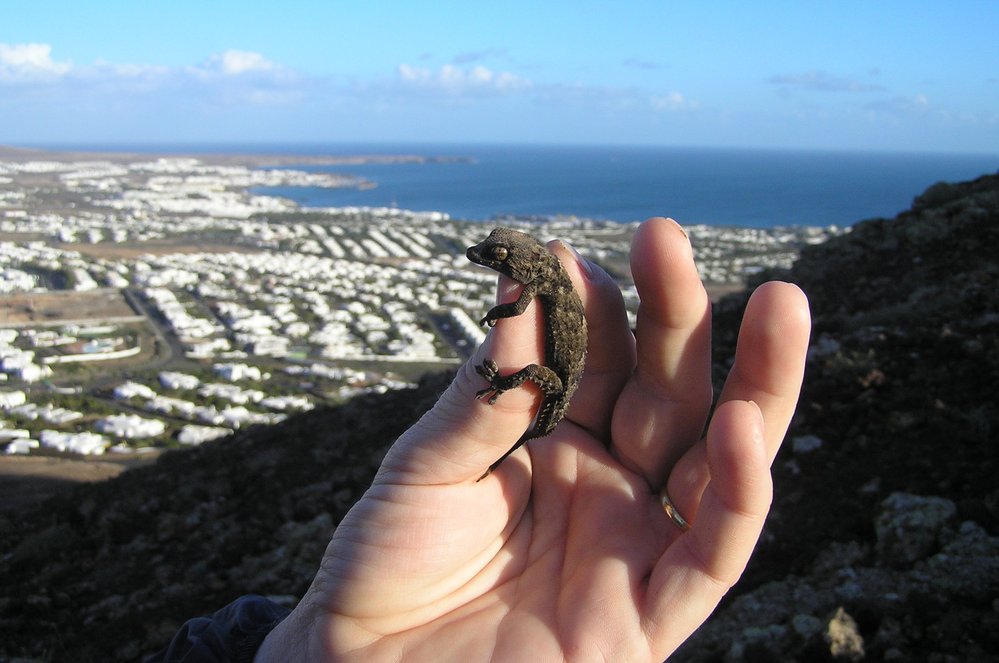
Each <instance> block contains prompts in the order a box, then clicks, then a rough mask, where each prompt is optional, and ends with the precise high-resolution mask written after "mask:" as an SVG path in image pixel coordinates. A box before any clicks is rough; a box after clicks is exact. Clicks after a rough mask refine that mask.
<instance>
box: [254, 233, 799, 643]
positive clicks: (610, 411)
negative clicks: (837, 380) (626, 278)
mask: <svg viewBox="0 0 999 663" xmlns="http://www.w3.org/2000/svg"><path fill="white" fill-rule="evenodd" d="M550 248H552V250H553V251H554V252H555V253H556V255H557V256H558V257H559V259H560V260H561V261H562V263H563V264H564V265H565V266H566V269H567V271H568V272H569V274H570V276H571V277H572V279H573V282H574V284H575V286H576V288H577V291H578V292H579V293H580V297H581V299H582V301H583V304H584V306H585V309H586V319H587V328H588V332H589V352H588V356H587V364H586V370H585V373H584V375H583V379H582V382H581V384H580V387H579V389H578V391H577V392H576V394H575V396H574V397H573V400H572V403H571V405H570V407H569V410H568V413H567V415H566V418H565V419H564V420H563V421H562V423H561V424H560V425H559V426H558V427H557V428H556V430H555V431H554V433H552V434H551V435H550V436H548V437H545V438H538V439H535V440H531V441H530V442H529V443H528V444H527V445H525V447H523V448H521V449H520V450H518V451H517V452H516V453H514V454H513V455H512V456H511V457H510V458H509V459H507V460H506V461H505V462H504V463H503V465H501V466H500V467H499V468H498V469H497V470H496V471H495V472H494V473H493V474H491V475H489V476H488V477H486V478H485V479H483V480H482V481H481V482H476V479H477V478H479V476H480V475H481V474H482V471H483V469H484V468H485V467H488V466H489V464H490V463H492V462H493V461H494V460H495V459H496V458H497V457H498V456H499V455H500V454H502V453H503V452H504V451H506V449H508V448H509V447H510V446H511V445H512V444H513V442H515V441H516V440H517V438H519V437H520V435H521V433H523V431H524V430H526V429H527V428H528V427H529V426H530V425H531V421H532V417H533V413H534V410H535V408H536V406H537V402H538V399H539V396H538V394H537V392H536V390H534V389H533V388H524V389H516V390H513V391H510V392H507V393H506V394H504V396H503V398H501V399H499V401H497V402H496V404H494V405H491V406H490V405H487V404H485V403H483V402H481V401H477V400H476V399H475V398H474V395H475V392H476V391H477V390H478V389H480V388H481V387H482V386H483V384H482V378H480V377H479V376H478V375H477V374H476V373H475V370H474V367H475V366H476V365H479V364H481V363H482V360H483V359H484V358H485V357H491V358H493V359H494V360H495V361H496V362H497V363H498V364H499V366H500V368H501V371H502V372H503V373H504V374H506V373H508V372H511V371H512V370H516V369H519V368H521V367H522V366H524V365H525V364H528V363H532V362H535V363H536V362H540V361H542V357H543V351H542V345H541V344H542V336H541V333H542V329H543V325H544V321H543V319H541V316H540V313H539V311H538V307H537V305H536V304H531V306H530V307H529V308H528V310H527V311H526V312H525V313H524V314H523V315H521V316H518V317H515V318H509V319H503V320H500V321H499V322H498V324H497V325H496V327H495V328H494V329H493V330H492V331H491V332H490V333H489V336H488V337H487V340H486V342H485V343H484V344H483V346H482V347H480V348H479V349H478V351H477V353H476V355H475V356H474V357H472V358H471V359H470V360H469V361H468V363H466V364H465V366H464V368H463V369H462V370H461V371H460V372H459V374H458V375H457V376H456V378H455V380H454V382H453V383H452V385H451V386H450V388H449V389H448V390H447V391H446V392H445V393H444V394H443V395H442V396H441V398H440V400H439V401H438V403H437V404H436V405H435V406H434V408H433V409H432V410H431V411H430V412H428V413H427V414H426V415H424V416H423V418H422V419H420V421H419V422H417V423H416V424H415V425H414V426H413V427H412V428H411V429H410V430H408V431H407V432H406V433H404V434H403V435H402V437H400V438H399V440H398V441H397V442H396V443H395V445H393V447H392V449H391V450H390V451H389V453H388V455H387V456H386V458H385V460H384V462H383V464H382V467H381V469H380V470H379V472H378V474H377V476H376V477H375V480H374V482H373V484H372V486H371V488H370V489H369V490H368V491H367V492H366V493H365V495H364V496H363V497H362V498H361V500H359V501H358V503H357V504H356V505H355V506H354V508H353V509H351V511H350V512H349V513H348V514H347V516H346V517H345V518H344V520H343V522H342V523H340V525H339V526H338V527H337V529H336V532H335V534H334V536H333V540H332V541H331V542H330V545H329V547H328V549H327V551H326V554H325V556H324V558H323V560H322V564H321V568H320V570H319V572H318V573H317V575H316V578H315V580H314V582H313V584H312V587H311V588H310V589H309V591H308V593H307V594H306V595H305V596H304V597H303V599H302V601H301V602H300V603H299V605H298V607H297V608H296V609H295V610H294V611H293V612H292V614H291V615H290V616H289V617H288V618H287V619H286V620H284V621H283V622H282V623H281V624H280V625H278V627H277V628H276V629H275V630H274V631H272V632H271V634H270V635H269V636H268V637H267V639H266V640H265V642H264V644H263V646H262V647H261V649H260V651H259V652H258V654H257V658H256V660H257V661H258V662H260V661H271V660H273V661H296V660H298V661H326V660H337V661H340V660H359V661H381V660H391V661H399V660H406V661H422V660H428V661H486V660H491V661H500V660H510V661H525V660H532V661H546V660H552V661H561V660H570V661H576V660H590V659H597V660H620V661H643V660H645V661H661V660H663V659H665V658H666V657H667V656H668V655H669V654H670V653H672V652H673V651H674V650H675V649H676V648H677V647H678V646H679V645H680V644H681V643H682V642H683V641H684V640H685V639H686V638H687V637H688V636H689V635H690V634H691V633H692V632H693V631H694V630H695V629H696V628H697V627H698V626H699V625H700V624H701V623H702V622H703V621H704V620H705V619H706V618H707V617H708V615H709V614H710V613H711V611H712V610H713V609H714V607H715V606H716V605H717V603H718V601H719V600H720V599H721V597H722V596H723V595H724V594H725V592H726V591H727V590H728V589H729V588H730V587H731V586H732V585H733V584H734V583H735V582H736V581H737V580H738V578H739V576H740V575H741V574H742V571H743V569H744V568H745V565H746V562H747V561H748V559H749V555H750V554H751V552H752V550H753V547H754V545H755V543H756V540H757V538H758V537H759V533H760V530H761V528H762V526H763V522H764V519H765V518H766V515H767V512H768V510H769V507H770V500H771V489H772V487H771V480H770V469H769V468H770V463H771V462H772V460H773V457H774V455H775V454H776V452H777V448H778V447H779V445H780V442H781V440H782V439H783V437H784V433H785V431H786V429H787V426H788V423H789V421H790V418H791V415H792V414H793V412H794V408H795V405H796V402H797V398H798V392H799V389H800V386H801V379H802V372H803V367H804V359H805V350H806V347H807V343H808V334H809V325H810V323H809V314H808V304H807V301H806V300H805V297H804V295H803V294H802V293H801V291H800V290H798V289H797V288H796V287H794V286H792V285H789V284H785V283H768V284H765V285H763V286H760V288H758V289H757V291H756V292H755V293H754V294H753V296H752V298H751V299H750V301H749V304H748V306H747V309H746V313H745V317H744V320H743V323H742V328H741V330H740V334H739V342H738V349H737V350H736V356H735V362H734V364H733V366H732V369H731V371H730V373H729V376H728V378H727V381H726V383H725V386H724V389H723V391H722V393H721V396H720V399H719V405H718V406H717V408H716V409H715V412H714V414H713V416H712V418H711V422H710V425H709V426H708V430H707V436H706V438H701V435H702V432H703V429H704V424H705V422H706V420H707V417H708V412H709V410H710V407H711V401H712V392H711V339H710V331H711V324H710V311H711V307H710V302H709V300H708V297H707V294H706V292H705V290H704V288H703V286H702V285H701V282H700V279H699V278H698V275H697V271H696V269H695V267H694V263H693V259H692V252H691V248H690V244H689V242H688V240H687V238H686V235H685V234H684V233H683V231H682V230H681V229H680V227H679V226H678V225H676V224H675V223H674V222H672V221H669V220H666V219H651V220H649V221H647V222H646V223H645V224H643V225H642V226H641V227H640V228H639V230H638V232H637V233H636V235H635V240H634V243H633V248H632V258H631V260H632V272H633V275H634V278H635V283H636V286H637V288H638V292H639V295H640V297H641V307H640V309H639V314H638V322H637V329H636V331H635V333H634V334H632V332H631V330H630V329H629V326H628V322H627V317H626V315H625V311H624V306H623V302H622V298H621V294H620V291H619V290H618V288H617V286H616V285H615V284H614V282H613V281H612V280H611V279H610V277H608V276H607V275H606V274H605V273H604V272H603V271H602V270H600V269H599V268H597V267H595V266H593V265H590V264H589V263H587V262H586V261H582V260H578V259H576V258H575V257H574V255H573V254H572V252H570V251H568V250H567V249H566V248H565V246H564V245H561V244H559V243H553V244H552V245H550ZM516 289H517V284H515V283H513V282H511V281H508V280H506V279H503V280H501V282H500V291H501V295H502V297H501V298H502V299H503V300H504V301H509V300H510V299H512V298H513V296H514V295H513V293H514V292H515V291H516ZM663 486H665V488H666V492H668V494H669V496H670V498H671V499H672V502H673V504H674V505H675V506H676V508H677V509H678V510H679V512H680V513H681V514H683V516H684V517H685V518H686V519H687V520H688V521H689V523H690V529H689V530H687V531H683V530H681V529H680V527H678V526H677V524H676V523H675V522H674V521H673V520H671V519H670V517H668V516H667V515H666V513H665V512H664V510H663V507H662V505H661V503H660V497H659V495H660V489H661V488H662V487H663Z"/></svg>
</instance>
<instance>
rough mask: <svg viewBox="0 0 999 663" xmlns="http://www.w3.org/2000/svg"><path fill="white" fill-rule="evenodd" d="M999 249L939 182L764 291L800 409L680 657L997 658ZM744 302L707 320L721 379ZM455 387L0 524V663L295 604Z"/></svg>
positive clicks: (196, 454)
mask: <svg viewBox="0 0 999 663" xmlns="http://www.w3.org/2000/svg"><path fill="white" fill-rule="evenodd" d="M997 246H999V176H987V177H982V178H979V179H978V180H975V181H974V182H968V183H963V184H956V185H949V184H941V185H937V186H934V187H932V188H931V189H929V190H928V191H927V192H926V193H924V194H923V195H922V196H920V197H918V198H917V199H916V201H915V203H914V205H913V208H912V210H910V211H908V212H905V213H903V214H901V215H899V216H898V217H897V218H895V219H892V220H871V221H866V222H863V223H860V224H857V225H856V226H854V228H853V231H852V232H851V233H849V234H847V235H844V236H841V237H837V238H834V239H832V240H830V241H828V242H826V243H825V244H822V245H819V246H815V247H811V248H809V249H807V250H806V251H804V253H803V254H802V257H801V259H800V260H799V261H798V263H797V264H796V265H795V267H793V268H792V269H791V270H790V271H789V272H785V273H780V274H769V275H767V277H768V278H782V279H785V280H790V281H793V282H796V283H798V284H799V285H800V286H801V287H802V288H803V289H804V290H805V291H806V293H807V294H808V296H809V299H810V302H811V307H812V312H813V316H814V332H813V343H812V350H811V354H810V360H809V363H808V368H807V374H806V380H805V387H804V391H803V395H802V401H801V405H800V407H799V410H798V414H797V415H796V417H795V420H794V422H793V424H792V428H791V431H790V433H789V441H788V442H787V444H785V447H784V449H783V450H782V451H781V453H780V455H779V456H778V457H777V460H776V462H775V465H774V477H775V488H776V494H775V502H774V509H773V513H772V515H771V518H770V520H769V521H768V524H767V528H766V530H765V532H764V537H763V539H762V541H761V544H760V546H759V549H758V550H757V553H756V555H755V557H754V559H753V561H752V562H751V564H750V568H749V570H748V571H747V575H746V576H745V578H744V580H743V582H742V583H740V585H739V586H738V587H737V588H736V589H735V590H734V591H733V592H732V595H731V596H730V597H729V598H728V599H727V600H726V601H725V603H724V604H723V606H722V607H721V608H720V609H719V610H718V612H717V613H716V615H715V616H714V617H713V618H712V620H711V621H710V622H709V623H708V624H707V625H705V627H703V628H702V629H701V631H700V632H699V633H698V634H696V635H695V637H694V638H693V639H692V640H691V641H690V642H689V643H688V644H687V645H686V646H685V647H684V648H683V649H681V651H680V652H678V654H677V655H676V657H675V658H674V659H673V660H677V661H710V660H722V659H726V660H775V659H782V660H822V659H823V658H829V657H831V656H833V654H834V653H835V654H836V655H838V656H839V657H841V658H852V659H853V660H859V658H858V657H859V656H860V655H861V654H860V653H861V651H862V652H863V655H864V656H865V657H866V660H987V659H988V658H989V657H990V656H991V655H992V654H991V652H996V651H999V628H997V627H999V611H997V609H996V606H995V605H994V603H993V602H994V600H995V596H997V595H999V538H997V529H999V488H997V484H996V481H995V476H996V475H997V465H999V454H997V450H996V446H995V441H994V440H995V434H996V431H997V430H999V426H997V423H999V422H997V406H996V403H995V401H996V398H995V395H994V386H995V385H996V384H999V260H997V259H996V254H995V247H997ZM746 298H747V295H746V294H745V293H742V294H739V295H735V296H731V297H729V298H727V299H725V300H723V301H722V302H721V303H719V304H718V305H717V306H716V312H715V322H714V324H715V338H716V342H717V344H718V354H717V356H718V358H719V360H718V362H717V363H716V372H717V376H718V379H719V381H720V380H721V379H722V377H723V376H724V373H725V371H726V366H725V364H724V361H725V358H727V357H730V356H731V351H732V346H733V344H734V341H735V332H736V330H737V328H738V322H739V319H740V317H741V312H742V309H743V307H744V305H745V301H746ZM446 383H447V376H430V377H427V378H425V379H424V380H423V382H422V383H421V384H420V386H419V387H418V388H417V389H413V390H408V391H401V392H392V393H387V394H384V395H379V396H368V397H364V398H361V399H357V400H355V401H352V402H351V403H348V404H346V405H344V406H342V407H338V408H330V409H325V410H322V411H314V412H310V413H307V414H304V415H300V416H297V417H294V418H292V419H289V420H288V421H286V422H284V423H282V424H280V425H277V426H273V427H269V428H254V429H250V430H247V431H244V432H242V433H239V434H237V435H234V436H232V437H231V438H226V439H223V440H219V441H216V442H213V443H209V444H206V445H203V446H202V447H200V448H198V449H195V450H191V451H185V452H174V453H169V454H166V455H164V457H163V458H161V459H160V461H159V462H157V463H156V465H154V466H152V467H148V468H141V469H137V470H133V471H129V472H126V473H125V474H123V475H122V476H120V477H118V478H117V479H114V480H112V481H108V482H105V483H101V484H94V485H86V486H80V487H78V488H75V489H73V490H72V491H69V492H68V493H66V494H64V495H60V496H57V497H56V498H54V499H53V500H51V501H50V502H48V503H46V504H44V505H42V506H40V507H39V508H37V509H34V510H30V511H26V512H21V513H18V514H16V515H11V516H5V517H2V518H0V633H3V637H2V638H0V661H4V660H7V658H15V657H28V658H37V659H40V660H58V661H61V660H72V661H91V660H92V661H108V660H135V659H136V658H138V657H139V656H140V655H142V654H143V653H146V652H149V651H151V650H152V649H154V648H156V647H157V646H159V645H160V644H162V643H163V642H164V641H165V640H166V638H168V637H169V635H170V634H172V633H173V631H174V630H175V629H176V628H177V627H178V626H179V624H180V622H182V621H183V620H184V619H185V618H187V617H190V616H194V615H197V614H202V613H205V612H209V611H211V610H213V609H215V608H218V607H220V606H221V605H223V604H225V603H227V602H228V601H230V600H232V599H233V598H235V597H237V596H239V595H241V594H245V593H250V592H254V593H261V594H266V595H278V596H279V597H283V598H282V599H281V600H284V601H286V602H288V603H291V602H293V601H294V598H295V597H296V596H299V595H300V594H301V593H302V592H303V591H304V590H305V588H306V587H307V585H308V582H309V581H310V580H311V577H312V575H313V574H314V572H315V569H316V565H317V564H318V561H319V558H320V556H321V554H322V551H323V549H324V548H325V545H326V542H327V541H328V539H329V535H330V534H331V532H332V531H333V529H334V527H335V524H336V523H337V522H338V521H339V519H340V518H341V517H342V515H343V514H344V513H345V512H346V510H347V509H348V508H349V507H350V505H351V504H352V503H353V502H354V500H356V499H357V498H358V497H359V496H360V494H361V491H363V489H364V488H365V487H366V486H367V485H368V483H369V481H370V479H371V477H372V475H373V473H374V470H375V468H376V467H377V465H378V463H379V461H380V459H381V457H382V454H383V453H384V451H385V449H386V448H387V447H388V445H389V444H391V442H392V441H393V440H394V439H395V437H396V436H398V434H399V433H400V432H401V431H402V430H404V429H405V428H406V427H407V426H408V425H409V424H410V423H411V422H412V421H414V420H415V419H416V418H417V417H419V416H420V414H422V413H423V412H424V411H425V410H426V409H427V408H428V407H429V406H430V405H431V404H432V403H433V401H434V400H435V399H436V397H437V395H438V394H439V393H440V391H441V390H442V389H443V388H444V387H445V385H446ZM719 383H720V382H719ZM947 657H953V658H951V659H948V658H947Z"/></svg>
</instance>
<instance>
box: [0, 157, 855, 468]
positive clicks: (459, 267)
mask: <svg viewBox="0 0 999 663" xmlns="http://www.w3.org/2000/svg"><path fill="white" fill-rule="evenodd" d="M275 186H309V187H345V186H373V185H372V184H371V183H368V182H364V181H362V180H359V179H358V178H355V177H352V176H350V175H334V174H331V173H327V172H312V171H307V170H301V169H297V168H295V167H293V166H282V167H263V166H260V165H259V164H255V163H252V160H248V163H246V164H237V163H234V162H233V161H232V160H224V161H219V162H213V160H212V159H211V158H205V157H141V156H140V157H126V156H124V155H113V156H109V157H107V158H100V157H94V156H92V155H91V156H88V157H87V158H66V157H64V156H60V158H42V157H40V156H39V155H34V154H30V153H28V154H22V153H16V152H15V153H13V154H7V155H6V156H4V153H2V152H0V451H4V452H5V453H7V454H55V455H65V454H81V455H101V454H120V455H122V456H123V457H125V456H138V455H142V454H150V453H153V454H155V453H156V452H158V451H159V450H162V449H165V448H172V447H180V446H185V445H197V444H200V443H202V442H205V441H207V440H211V439H215V438H218V437H221V436H225V435H228V434H230V433H232V432H233V431H235V430H238V429H240V428H244V427H246V426H251V425H259V424H271V423H275V422H278V421H280V420H282V419H283V418H285V417H287V416H289V415H290V414H292V413H294V412H301V411H305V410H309V409H312V408H314V407H317V406H322V405H326V404H334V403H338V402H342V401H344V400H346V399H349V398H351V397H353V396H355V395H357V394H361V393H365V392H368V391H385V390H388V389H398V388H401V387H405V386H407V385H409V384H412V382H413V381H414V380H416V379H418V377H419V376H420V375H421V374H422V373H424V372H427V371H436V370H443V369H447V368H453V367H455V366H456V365H458V364H460V363H461V362H463V361H464V360H465V359H466V358H467V357H468V356H469V355H470V353H471V352H472V350H473V349H474V348H475V347H476V346H477V345H478V344H479V343H480V342H481V341H482V340H483V339H484V337H485V332H484V330H483V328H481V327H480V326H479V325H478V324H477V322H476V321H477V320H478V319H480V317H481V315H482V314H483V313H484V312H485V311H486V310H487V309H488V308H489V307H491V306H492V305H493V304H494V297H495V283H496V276H495V273H493V272H489V271H487V270H484V269H483V268H480V267H477V266H475V265H472V264H471V263H469V262H468V260H466V258H465V255H464V253H465V248H466V247H468V246H470V245H472V244H475V243H477V242H478V241H480V240H481V239H482V237H483V236H484V235H485V234H486V233H488V231H489V229H490V228H491V227H492V226H489V225H486V224H483V223H482V222H476V221H466V220H460V219H452V218H449V216H448V215H446V214H443V213H440V212H434V211H411V210H403V209H397V208H305V207H299V206H298V205H296V204H295V203H293V202H291V201H289V200H286V199H283V198H279V197H275V196H271V195H264V194H263V193H261V191H260V189H262V188H265V187H275ZM497 223H502V224H503V225H509V226H512V227H517V228H520V229H522V230H525V231H527V232H530V233H531V234H533V235H535V236H536V237H538V238H539V239H549V238H552V237H561V238H564V239H566V240H567V241H569V242H570V243H571V244H572V245H573V246H574V247H576V248H577V249H578V250H579V251H580V253H581V254H583V255H584V256H586V257H587V258H589V259H591V260H593V261H595V262H597V263H598V264H600V265H601V266H602V267H604V268H605V269H606V270H607V271H608V272H609V273H610V274H611V275H612V276H614V277H615V278H616V279H617V280H618V281H619V283H620V285H621V288H622V292H623V293H624V296H625V302H626V304H627V306H628V309H629V315H631V316H634V314H635V311H636V310H637V305H638V297H637V293H636V291H635V288H634V285H633V283H632V282H631V280H630V275H629V271H628V266H627V264H628V263H627V260H628V251H629V246H630V241H631V236H632V234H633V232H634V229H635V227H636V226H637V220H636V223H631V224H622V223H616V222H611V221H600V220H591V219H578V218H574V217H557V218H545V219H529V220H525V219H516V218H510V219H508V218H503V219H498V220H497ZM686 229H687V231H688V233H689V234H690V236H691V240H692V243H693V245H694V247H695V254H696V257H697V262H698V268H699V270H700V271H701V275H702V277H703V279H704V281H705V283H706V284H707V285H708V286H709V288H715V290H716V291H717V292H723V291H725V290H726V289H737V288H738V287H741V285H742V284H743V283H744V282H745V279H746V278H747V276H749V275H751V274H753V273H755V272H758V271H760V270H763V269H766V268H770V267H781V266H787V265H789V264H790V263H791V261H793V260H794V258H795V257H796V256H797V253H798V251H799V250H800V248H801V247H802V246H804V245H806V244H809V243H817V242H821V241H824V239H825V238H826V237H828V236H829V235H830V234H834V233H837V232H842V231H841V230H840V229H838V228H808V227H795V228H778V229H766V230H763V229H751V228H718V227H710V226H692V227H687V228H686ZM632 322H634V317H632Z"/></svg>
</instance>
